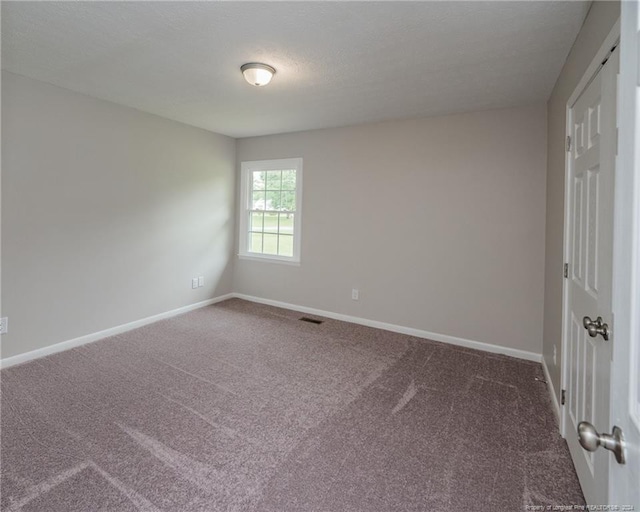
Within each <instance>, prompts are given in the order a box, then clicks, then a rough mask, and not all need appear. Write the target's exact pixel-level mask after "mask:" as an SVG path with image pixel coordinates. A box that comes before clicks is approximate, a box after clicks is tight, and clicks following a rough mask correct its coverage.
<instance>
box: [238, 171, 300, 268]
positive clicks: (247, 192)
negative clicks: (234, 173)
mask: <svg viewBox="0 0 640 512" xmlns="http://www.w3.org/2000/svg"><path fill="white" fill-rule="evenodd" d="M287 169H295V171H296V190H295V204H296V209H295V212H293V213H294V215H293V256H280V255H277V254H264V253H257V252H249V251H248V247H249V236H250V233H249V217H250V215H251V212H252V209H251V204H250V201H251V198H252V195H251V192H252V180H251V179H250V177H251V176H252V173H254V172H263V171H282V170H287ZM239 224H240V236H239V243H238V257H239V258H240V259H246V260H255V261H267V262H276V263H285V264H289V265H300V247H301V243H300V242H301V231H302V230H301V227H302V158H279V159H274V160H250V161H245V162H242V163H241V164H240V222H239Z"/></svg>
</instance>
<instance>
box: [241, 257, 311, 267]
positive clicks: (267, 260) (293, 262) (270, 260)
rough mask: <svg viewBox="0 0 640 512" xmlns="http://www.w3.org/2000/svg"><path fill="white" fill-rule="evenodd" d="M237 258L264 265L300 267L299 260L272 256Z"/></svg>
mask: <svg viewBox="0 0 640 512" xmlns="http://www.w3.org/2000/svg"><path fill="white" fill-rule="evenodd" d="M238 258H240V259H241V260H248V261H262V262H264V263H280V264H282V265H291V266H294V267H299V266H300V260H291V259H283V258H278V257H273V256H261V255H258V254H255V255H254V254H238Z"/></svg>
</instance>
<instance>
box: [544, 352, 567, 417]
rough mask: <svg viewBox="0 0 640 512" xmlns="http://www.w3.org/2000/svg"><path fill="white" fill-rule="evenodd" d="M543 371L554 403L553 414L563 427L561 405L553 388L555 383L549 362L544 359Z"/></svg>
mask: <svg viewBox="0 0 640 512" xmlns="http://www.w3.org/2000/svg"><path fill="white" fill-rule="evenodd" d="M542 369H543V370H544V380H546V381H547V386H548V389H549V393H551V401H552V402H553V412H554V413H555V414H556V419H557V420H558V425H562V420H561V418H560V404H559V403H558V397H557V396H556V390H555V389H554V387H553V381H552V380H551V374H550V373H549V368H547V362H546V361H545V360H544V357H543V358H542Z"/></svg>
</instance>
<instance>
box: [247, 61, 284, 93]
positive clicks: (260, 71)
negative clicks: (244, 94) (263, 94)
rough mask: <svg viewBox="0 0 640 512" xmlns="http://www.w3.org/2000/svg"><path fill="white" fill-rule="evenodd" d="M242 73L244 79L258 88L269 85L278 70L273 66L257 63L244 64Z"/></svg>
mask: <svg viewBox="0 0 640 512" xmlns="http://www.w3.org/2000/svg"><path fill="white" fill-rule="evenodd" d="M240 71H242V74H243V75H244V79H245V80H246V81H247V82H249V83H250V84H251V85H256V86H258V87H262V86H263V85H267V84H268V83H269V82H271V78H272V77H273V74H274V73H275V72H276V70H275V69H273V68H272V67H271V66H267V65H266V64H260V63H257V62H250V63H248V64H243V65H242V66H241V67H240Z"/></svg>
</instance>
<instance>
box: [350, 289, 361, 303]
mask: <svg viewBox="0 0 640 512" xmlns="http://www.w3.org/2000/svg"><path fill="white" fill-rule="evenodd" d="M351 298H352V299H353V300H358V299H359V298H360V291H359V290H358V289H357V288H354V289H352V290H351Z"/></svg>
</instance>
